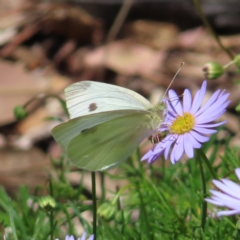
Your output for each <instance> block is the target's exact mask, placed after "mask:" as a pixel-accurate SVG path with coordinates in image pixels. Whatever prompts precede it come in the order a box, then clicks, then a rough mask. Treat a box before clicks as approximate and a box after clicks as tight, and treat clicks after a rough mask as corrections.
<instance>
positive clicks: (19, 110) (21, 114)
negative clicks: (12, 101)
mask: <svg viewBox="0 0 240 240" xmlns="http://www.w3.org/2000/svg"><path fill="white" fill-rule="evenodd" d="M13 112H14V116H15V118H16V119H17V120H23V119H24V118H25V117H27V115H28V112H27V110H26V109H25V108H24V107H23V106H19V105H18V106H16V107H15V108H14V110H13Z"/></svg>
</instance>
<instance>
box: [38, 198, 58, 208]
mask: <svg viewBox="0 0 240 240" xmlns="http://www.w3.org/2000/svg"><path fill="white" fill-rule="evenodd" d="M38 203H39V206H40V207H41V208H42V209H43V210H44V211H46V212H50V211H52V210H53V209H54V208H55V207H56V201H55V199H54V198H53V197H51V196H44V197H41V198H40V199H39V200H38Z"/></svg>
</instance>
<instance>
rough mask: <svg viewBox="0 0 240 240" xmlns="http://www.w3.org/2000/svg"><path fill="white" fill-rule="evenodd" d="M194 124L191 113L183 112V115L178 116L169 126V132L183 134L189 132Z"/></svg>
mask: <svg viewBox="0 0 240 240" xmlns="http://www.w3.org/2000/svg"><path fill="white" fill-rule="evenodd" d="M194 125H195V118H194V116H193V115H192V114H191V113H184V114H183V116H179V117H178V118H177V119H176V120H175V121H173V122H172V125H171V126H170V131H171V133H174V134H184V133H186V132H190V131H191V130H192V129H193V127H194Z"/></svg>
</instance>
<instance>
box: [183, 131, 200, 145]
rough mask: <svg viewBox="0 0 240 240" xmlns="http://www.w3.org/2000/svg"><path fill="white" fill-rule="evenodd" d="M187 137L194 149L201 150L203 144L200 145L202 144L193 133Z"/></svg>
mask: <svg viewBox="0 0 240 240" xmlns="http://www.w3.org/2000/svg"><path fill="white" fill-rule="evenodd" d="M186 135H188V137H189V140H190V142H191V144H192V146H193V148H200V147H201V146H202V144H200V143H199V142H198V141H197V140H196V139H195V138H194V137H193V136H192V134H191V132H190V133H187V134H186Z"/></svg>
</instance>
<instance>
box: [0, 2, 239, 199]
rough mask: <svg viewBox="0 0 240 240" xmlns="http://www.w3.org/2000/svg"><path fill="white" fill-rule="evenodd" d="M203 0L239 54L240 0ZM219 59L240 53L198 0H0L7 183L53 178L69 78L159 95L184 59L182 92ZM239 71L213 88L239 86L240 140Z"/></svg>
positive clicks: (1, 148)
mask: <svg viewBox="0 0 240 240" xmlns="http://www.w3.org/2000/svg"><path fill="white" fill-rule="evenodd" d="M200 4H201V6H202V9H203V11H204V13H205V16H206V17H207V18H208V20H209V22H210V24H211V25H212V27H213V28H214V30H215V31H216V32H217V34H218V35H220V39H221V41H222V43H223V45H224V46H225V47H226V48H228V49H229V50H230V51H231V52H232V53H233V54H237V53H239V52H240V35H239V33H240V2H239V1H238V0H236V1H234V0H222V1H219V0H206V1H203V0H201V1H200ZM209 61H218V62H219V63H220V64H223V65H225V64H227V63H229V62H230V61H231V59H230V58H229V56H228V55H227V54H226V52H224V51H223V50H222V49H221V48H220V47H219V45H218V44H217V43H216V41H215V40H214V38H213V37H212V36H211V35H210V34H209V32H208V31H206V29H205V28H204V27H203V25H202V21H201V20H200V18H199V15H198V13H197V11H196V8H195V6H194V4H193V2H192V1H191V0H158V1H151V0H135V1H134V0H125V1H123V0H78V1H34V0H32V1H31V0H9V1H6V0H5V1H4V0H2V1H0V164H1V168H0V184H1V185H2V186H4V187H5V188H6V190H7V192H8V193H10V194H13V193H14V192H15V191H16V189H18V187H19V185H23V184H26V185H28V186H29V188H30V190H31V191H33V190H34V189H35V187H36V186H37V185H43V184H44V182H45V181H46V178H47V177H48V172H49V171H51V163H50V158H51V157H53V158H58V157H59V156H60V155H61V149H60V147H59V146H58V145H57V144H56V143H55V142H54V140H53V138H52V137H51V129H52V128H53V127H54V126H55V125H56V124H58V123H59V121H57V120H56V118H57V117H61V118H63V119H65V120H67V116H66V115H65V114H64V111H63V109H62V107H61V104H59V101H58V100H57V99H56V98H55V96H58V95H59V96H60V97H63V99H64V96H63V90H64V88H65V87H66V86H68V85H69V84H71V83H73V82H76V81H81V80H86V79H88V80H95V81H100V82H106V83H111V84H116V85H119V86H123V87H126V88H130V89H132V90H134V91H137V92H139V93H140V94H142V95H143V96H144V97H146V98H149V99H150V100H151V101H152V102H157V101H158V100H159V99H161V96H162V95H163V93H164V91H165V90H166V88H167V86H168V85H169V83H170V81H171V79H172V78H173V76H174V75H175V73H176V72H177V70H178V69H179V67H180V65H181V63H182V62H185V65H184V67H183V68H182V70H181V71H180V73H179V74H178V76H177V78H176V80H175V82H174V84H173V86H172V88H174V89H175V90H176V91H177V92H178V94H179V95H180V94H182V92H183V90H184V89H185V88H190V89H191V91H192V92H193V93H195V92H196V91H197V90H198V89H199V86H200V85H201V84H202V81H203V80H204V74H203V72H202V68H203V66H204V64H205V63H207V62H209ZM239 80H240V77H239V75H238V74H237V73H236V69H234V67H233V69H232V70H231V69H230V70H229V71H228V72H227V73H225V74H224V75H223V76H221V77H220V78H219V79H217V80H214V81H208V95H209V96H210V95H211V93H212V92H213V91H215V90H216V89H219V88H220V89H227V91H229V92H231V97H230V98H231V101H232V102H231V104H230V106H229V111H228V113H226V115H225V116H224V118H226V119H227V120H228V123H227V125H226V126H227V128H228V129H229V130H230V131H231V132H232V134H233V136H235V137H233V138H232V140H231V141H232V142H231V144H236V145H239V140H238V139H239V137H238V136H239V120H238V116H237V114H236V112H235V106H236V105H237V103H238V102H239V100H240V97H239V85H238V84H234V83H238V82H239ZM29 101H30V102H29ZM26 103H28V104H27V107H26V110H27V112H28V116H27V117H26V118H24V119H23V120H16V118H15V117H14V111H13V109H14V108H15V107H16V106H24V104H26ZM150 147H151V146H148V147H146V150H147V149H148V148H150ZM143 151H144V149H143ZM70 178H71V176H70ZM70 181H72V183H73V184H74V181H75V178H74V176H72V178H71V179H70ZM76 182H77V181H76Z"/></svg>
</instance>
